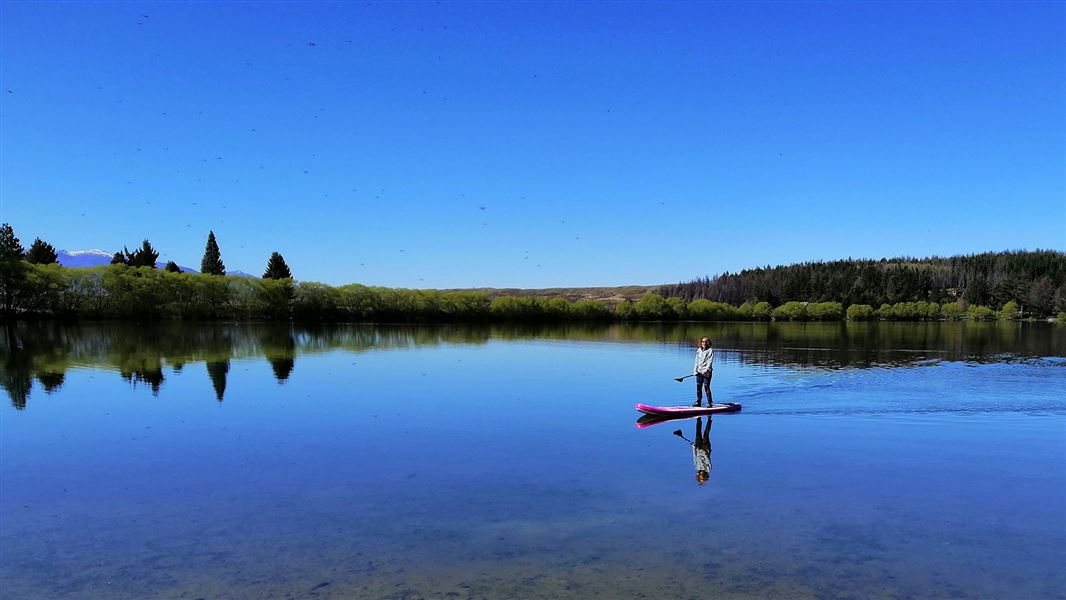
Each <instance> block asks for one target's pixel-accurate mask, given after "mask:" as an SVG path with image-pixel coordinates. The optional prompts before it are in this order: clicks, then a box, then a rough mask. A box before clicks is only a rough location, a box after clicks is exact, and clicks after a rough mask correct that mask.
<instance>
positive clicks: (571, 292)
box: [443, 285, 661, 303]
mask: <svg viewBox="0 0 1066 600" xmlns="http://www.w3.org/2000/svg"><path fill="white" fill-rule="evenodd" d="M660 287H661V286H658V285H625V286H618V287H581V288H541V289H522V288H463V289H453V290H443V291H446V292H482V293H484V294H485V295H487V296H488V297H489V298H498V297H500V296H524V297H527V298H557V297H560V296H561V297H563V298H566V299H567V300H569V301H571V302H575V301H577V300H601V301H603V302H609V303H614V302H619V301H621V300H637V299H639V298H640V297H641V296H643V295H644V294H646V293H648V292H658V291H659V288H660Z"/></svg>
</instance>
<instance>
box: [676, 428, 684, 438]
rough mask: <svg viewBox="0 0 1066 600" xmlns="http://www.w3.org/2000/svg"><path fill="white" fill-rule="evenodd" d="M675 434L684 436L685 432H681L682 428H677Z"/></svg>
mask: <svg viewBox="0 0 1066 600" xmlns="http://www.w3.org/2000/svg"><path fill="white" fill-rule="evenodd" d="M674 435H676V436H677V437H683V436H684V434H683V433H681V430H680V429H676V430H674Z"/></svg>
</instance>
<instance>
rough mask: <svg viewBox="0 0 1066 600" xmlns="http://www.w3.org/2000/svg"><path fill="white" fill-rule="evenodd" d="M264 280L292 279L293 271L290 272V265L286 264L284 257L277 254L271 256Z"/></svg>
mask: <svg viewBox="0 0 1066 600" xmlns="http://www.w3.org/2000/svg"><path fill="white" fill-rule="evenodd" d="M263 279H292V271H290V270H289V265H287V264H285V258H284V257H283V256H281V255H280V254H278V253H277V252H274V253H272V254H271V255H270V260H268V261H267V268H266V272H265V273H263Z"/></svg>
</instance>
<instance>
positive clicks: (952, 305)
mask: <svg viewBox="0 0 1066 600" xmlns="http://www.w3.org/2000/svg"><path fill="white" fill-rule="evenodd" d="M940 314H941V315H943V316H944V318H945V319H947V320H949V321H958V320H959V319H961V318H962V316H963V315H964V314H966V309H965V308H963V306H962V304H961V303H959V302H945V303H944V304H943V305H942V306H941V307H940Z"/></svg>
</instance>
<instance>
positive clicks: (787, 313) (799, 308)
mask: <svg viewBox="0 0 1066 600" xmlns="http://www.w3.org/2000/svg"><path fill="white" fill-rule="evenodd" d="M771 314H772V315H773V317H774V320H775V321H806V320H807V307H806V306H805V305H804V303H803V302H796V301H791V302H785V303H784V304H782V305H781V306H778V307H777V308H775V309H774V310H773V313H771Z"/></svg>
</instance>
